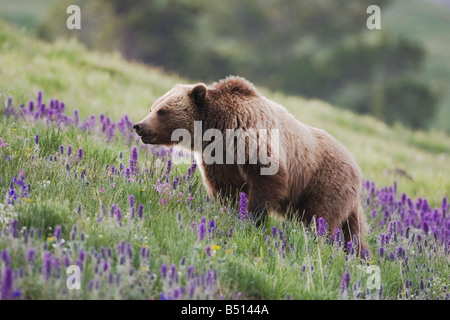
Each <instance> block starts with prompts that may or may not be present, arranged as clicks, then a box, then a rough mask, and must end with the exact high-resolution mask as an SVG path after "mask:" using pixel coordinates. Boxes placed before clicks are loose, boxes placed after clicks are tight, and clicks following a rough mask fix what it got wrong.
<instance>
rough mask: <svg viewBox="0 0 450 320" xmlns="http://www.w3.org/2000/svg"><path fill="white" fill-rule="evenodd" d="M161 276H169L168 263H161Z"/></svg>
mask: <svg viewBox="0 0 450 320" xmlns="http://www.w3.org/2000/svg"><path fill="white" fill-rule="evenodd" d="M160 272H161V276H162V277H163V279H165V278H166V277H167V264H165V263H163V264H162V265H161V270H160Z"/></svg>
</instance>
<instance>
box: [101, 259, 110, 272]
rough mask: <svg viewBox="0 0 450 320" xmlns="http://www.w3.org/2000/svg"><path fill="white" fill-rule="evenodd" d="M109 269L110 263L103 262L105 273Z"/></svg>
mask: <svg viewBox="0 0 450 320" xmlns="http://www.w3.org/2000/svg"><path fill="white" fill-rule="evenodd" d="M108 269H109V263H108V261H105V262H103V267H102V270H103V272H105V271H107V270H108Z"/></svg>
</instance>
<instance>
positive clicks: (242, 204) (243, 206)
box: [239, 192, 247, 220]
mask: <svg viewBox="0 0 450 320" xmlns="http://www.w3.org/2000/svg"><path fill="white" fill-rule="evenodd" d="M246 215H247V195H246V194H245V192H241V193H240V194H239V219H240V220H245V218H246Z"/></svg>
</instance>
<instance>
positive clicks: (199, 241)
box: [0, 23, 450, 299]
mask: <svg viewBox="0 0 450 320" xmlns="http://www.w3.org/2000/svg"><path fill="white" fill-rule="evenodd" d="M0 48H2V54H1V55H0V95H1V96H0V101H1V105H2V109H1V110H0V111H1V112H0V124H1V125H0V138H1V140H0V178H1V179H0V195H1V198H0V199H1V200H0V230H2V232H0V235H1V236H0V288H1V291H0V299H79V298H82V299H148V298H150V299H180V298H181V299H186V298H200V299H222V298H232V299H240V298H243V299H254V298H259V299H285V298H292V299H339V298H342V299H347V298H349V299H386V298H393V299H410V298H412V299H426V298H432V299H437V298H439V299H449V298H450V296H449V294H448V293H447V290H448V289H447V288H448V285H449V284H450V271H449V269H448V254H449V252H450V250H449V244H448V241H449V240H450V220H449V218H448V217H447V216H446V214H447V212H448V209H449V208H448V203H447V202H446V200H444V201H443V202H441V201H442V198H443V196H445V195H448V194H450V192H449V191H450V182H449V179H448V176H449V173H450V172H449V171H450V168H449V166H448V163H449V155H450V138H449V137H447V136H445V135H443V134H439V133H435V132H430V133H424V132H413V131H410V130H407V129H404V128H402V127H395V128H389V127H387V126H385V125H384V124H382V123H380V122H379V121H376V120H374V119H373V118H370V117H360V116H357V115H354V114H352V113H350V112H345V111H342V110H338V109H335V108H333V107H332V106H330V105H328V104H326V103H323V102H321V101H308V100H305V99H302V98H299V97H293V96H285V95H283V94H280V93H277V92H271V91H269V90H267V89H263V88H260V91H261V92H262V93H264V94H265V95H266V96H268V97H269V98H271V99H273V100H275V101H277V102H280V103H282V104H283V105H285V106H286V107H287V108H288V109H289V110H290V111H291V112H292V113H293V114H295V116H296V117H297V118H298V119H300V120H301V121H303V122H305V123H308V124H310V125H313V126H317V127H321V128H323V129H325V130H327V131H328V132H330V133H331V134H332V135H334V136H335V137H336V138H337V139H338V140H339V141H341V142H342V143H343V144H344V145H346V146H347V147H348V148H349V149H350V150H351V151H352V153H353V154H354V155H355V157H356V159H357V161H358V163H359V164H360V165H361V168H362V170H363V173H364V175H365V177H366V179H368V180H371V181H375V182H376V183H373V182H367V183H366V184H365V188H364V199H363V200H364V201H362V204H363V207H364V214H365V215H366V216H367V218H368V224H369V230H368V233H367V237H366V239H367V242H368V244H369V247H370V256H367V260H361V259H360V257H358V256H357V255H356V254H355V248H356V243H348V244H344V243H343V240H342V238H341V236H340V233H337V234H329V230H327V226H326V224H325V222H324V221H323V220H320V219H319V220H318V221H317V225H318V227H317V230H316V228H314V226H311V227H305V226H303V225H301V224H299V223H297V222H292V221H282V220H281V219H279V218H274V217H272V218H271V219H269V222H268V224H267V227H265V228H262V229H260V228H256V227H255V226H254V223H252V220H251V219H249V217H248V215H247V214H248V213H247V212H245V206H244V205H242V206H241V207H239V208H237V207H231V206H230V204H229V203H220V202H219V201H214V200H212V199H210V198H209V197H207V195H206V191H205V188H204V187H203V185H202V181H201V176H200V174H199V172H198V170H196V167H195V165H193V166H189V165H173V164H172V163H171V162H170V161H169V160H168V157H167V155H168V154H172V152H173V151H162V150H160V149H158V148H152V147H149V146H143V145H142V144H141V143H140V142H139V141H136V136H135V135H134V133H132V132H131V130H130V129H131V123H132V122H134V121H136V120H139V119H141V117H143V116H145V115H146V114H147V112H148V109H149V107H150V105H151V103H152V101H154V100H155V99H156V98H157V97H158V96H160V95H161V94H163V93H164V92H166V91H167V90H168V89H170V88H171V87H172V86H173V85H174V84H176V83H179V82H183V83H184V82H193V80H190V81H188V80H184V79H179V78H178V77H177V76H175V75H167V74H165V73H164V72H162V70H155V69H152V68H149V67H145V66H143V65H138V64H134V63H128V62H126V61H124V60H123V59H122V58H121V57H120V56H119V55H118V54H114V53H111V54H99V53H94V52H88V51H86V50H85V49H84V48H83V47H82V46H80V45H79V44H77V43H76V42H74V41H61V42H58V43H55V44H47V43H42V42H40V41H37V40H35V39H33V38H30V37H28V36H26V35H24V34H23V33H22V32H19V31H17V30H15V29H14V28H11V27H10V26H8V25H6V24H4V23H0ZM200 80H201V79H200ZM250 80H251V79H250ZM40 90H41V91H42V93H43V97H41V96H40V95H39V96H38V97H37V96H36V95H37V92H38V91H40ZM9 97H11V98H12V100H9V99H8V98H9ZM50 98H52V99H58V101H56V100H52V101H50ZM29 100H32V101H33V107H34V108H33V110H30V109H29V108H28V105H29V104H28V101H29ZM61 101H63V102H64V103H65V110H62V109H63V108H62V106H61ZM22 103H24V107H25V108H24V109H22V112H23V114H24V116H19V115H18V116H15V115H14V113H16V114H20V109H19V105H20V104H22ZM43 104H45V106H44V105H43ZM13 106H14V111H13ZM74 110H79V116H80V119H79V120H78V118H77V116H76V115H75V114H74ZM91 114H94V115H95V118H90V115H91ZM101 114H104V115H106V116H100V115H101ZM124 114H128V117H124ZM107 117H110V118H107ZM83 118H86V119H87V120H86V121H87V122H84V120H83ZM69 145H70V148H71V152H69ZM396 169H402V170H404V171H405V172H406V174H407V175H409V176H411V178H412V180H411V178H407V177H405V176H404V174H398V173H396ZM394 181H398V183H397V184H394ZM382 186H391V187H386V188H381V187H382ZM377 187H378V188H377ZM403 192H406V194H405V195H402V193H403ZM243 197H245V196H243ZM419 197H420V199H418V198H419ZM425 198H426V199H428V200H426V199H425ZM242 203H244V199H243V201H242ZM434 207H437V208H436V209H434ZM344 245H346V246H347V248H348V249H347V250H343V246H344ZM69 265H77V266H79V267H80V269H81V272H82V279H81V284H82V285H81V286H82V290H69V289H68V288H67V287H66V273H65V268H66V267H67V266H69ZM369 266H371V267H372V269H368V267H369ZM373 268H375V269H373ZM370 270H372V271H373V270H379V275H380V284H381V287H379V286H375V287H373V286H372V284H373V283H372V282H371V280H370V276H371V274H372V271H370Z"/></svg>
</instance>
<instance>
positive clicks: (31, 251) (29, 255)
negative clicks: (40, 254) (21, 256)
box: [26, 248, 36, 262]
mask: <svg viewBox="0 0 450 320" xmlns="http://www.w3.org/2000/svg"><path fill="white" fill-rule="evenodd" d="M26 258H27V261H28V262H33V261H34V260H35V259H36V250H34V249H33V248H31V249H29V250H28V252H27V256H26Z"/></svg>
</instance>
